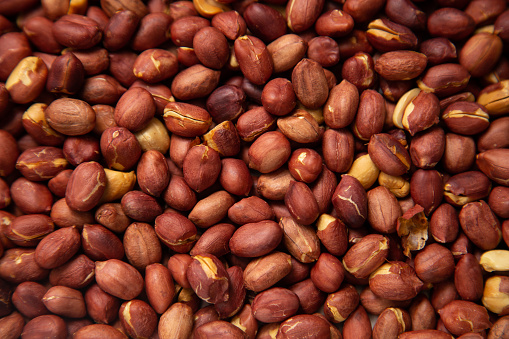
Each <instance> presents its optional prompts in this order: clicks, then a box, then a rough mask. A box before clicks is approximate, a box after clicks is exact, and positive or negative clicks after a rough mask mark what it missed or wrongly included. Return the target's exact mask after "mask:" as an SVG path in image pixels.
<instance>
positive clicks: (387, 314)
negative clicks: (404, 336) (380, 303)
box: [373, 307, 412, 339]
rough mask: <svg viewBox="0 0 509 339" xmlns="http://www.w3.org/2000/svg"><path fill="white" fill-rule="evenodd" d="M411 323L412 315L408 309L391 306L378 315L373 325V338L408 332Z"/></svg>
mask: <svg viewBox="0 0 509 339" xmlns="http://www.w3.org/2000/svg"><path fill="white" fill-rule="evenodd" d="M411 325H412V323H411V319H410V315H409V314H408V312H407V311H405V310H403V309H400V308H393V307H389V308H387V309H385V311H383V312H382V313H381V314H380V315H379V316H378V318H377V320H376V323H375V325H374V327H373V339H381V338H390V337H392V336H398V335H400V334H401V333H403V332H406V330H407V329H408V328H410V327H411Z"/></svg>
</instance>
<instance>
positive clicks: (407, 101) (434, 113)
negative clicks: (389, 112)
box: [392, 88, 440, 136]
mask: <svg viewBox="0 0 509 339" xmlns="http://www.w3.org/2000/svg"><path fill="white" fill-rule="evenodd" d="M439 114H440V105H439V101H438V98H437V97H436V95H434V94H433V93H428V92H424V91H420V90H419V89H417V88H415V89H413V90H410V91H408V92H407V93H405V94H404V95H403V96H402V97H401V98H400V99H399V101H398V103H397V105H396V107H395V108H394V114H393V116H392V119H393V123H394V125H395V126H396V127H399V128H405V129H406V130H407V131H408V132H410V134H411V135H412V136H413V135H415V134H416V133H418V132H421V131H424V130H425V129H428V128H430V127H431V126H433V125H434V124H436V123H438V120H439V119H438V116H439Z"/></svg>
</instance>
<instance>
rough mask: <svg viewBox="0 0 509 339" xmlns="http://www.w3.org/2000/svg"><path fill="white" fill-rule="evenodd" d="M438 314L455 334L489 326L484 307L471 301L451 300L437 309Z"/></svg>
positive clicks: (478, 330)
mask: <svg viewBox="0 0 509 339" xmlns="http://www.w3.org/2000/svg"><path fill="white" fill-rule="evenodd" d="M438 314H440V319H442V321H443V322H444V325H445V327H446V328H447V329H448V330H449V331H450V332H451V333H452V334H454V335H457V336H459V335H462V334H465V333H467V332H481V331H482V330H485V329H487V328H489V327H491V323H490V320H489V316H488V311H487V310H486V308H484V307H483V306H481V305H478V304H475V303H473V302H471V301H464V300H454V301H451V302H450V303H448V304H447V305H445V306H444V307H443V308H441V309H440V310H438Z"/></svg>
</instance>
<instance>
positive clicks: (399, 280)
mask: <svg viewBox="0 0 509 339" xmlns="http://www.w3.org/2000/svg"><path fill="white" fill-rule="evenodd" d="M423 285H424V284H423V282H422V281H421V280H419V278H418V277H417V275H416V274H415V271H414V269H413V268H412V267H411V266H409V265H408V264H405V263H404V262H400V261H392V262H388V263H385V264H383V265H382V266H380V267H379V268H378V269H377V270H375V271H374V272H373V273H371V275H370V276H369V287H370V289H371V291H373V293H375V294H376V295H378V296H379V297H382V298H385V299H390V300H408V299H412V298H414V297H415V296H416V295H417V294H418V293H419V292H420V291H421V289H422V287H423Z"/></svg>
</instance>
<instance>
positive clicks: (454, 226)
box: [429, 198, 459, 243]
mask: <svg viewBox="0 0 509 339" xmlns="http://www.w3.org/2000/svg"><path fill="white" fill-rule="evenodd" d="M446 199H447V198H446ZM458 230H459V219H458V212H457V211H456V209H455V208H454V207H453V206H452V205H450V204H448V203H443V204H441V205H440V206H438V207H437V209H436V210H435V212H433V214H432V215H431V219H430V222H429V231H430V233H431V235H432V236H433V239H435V241H437V242H439V243H448V242H452V241H454V240H455V239H456V238H457V236H458Z"/></svg>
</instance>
